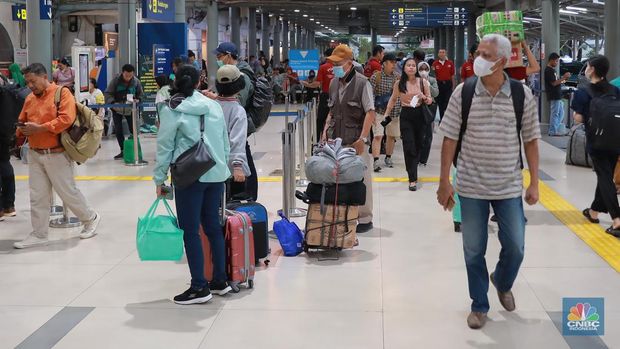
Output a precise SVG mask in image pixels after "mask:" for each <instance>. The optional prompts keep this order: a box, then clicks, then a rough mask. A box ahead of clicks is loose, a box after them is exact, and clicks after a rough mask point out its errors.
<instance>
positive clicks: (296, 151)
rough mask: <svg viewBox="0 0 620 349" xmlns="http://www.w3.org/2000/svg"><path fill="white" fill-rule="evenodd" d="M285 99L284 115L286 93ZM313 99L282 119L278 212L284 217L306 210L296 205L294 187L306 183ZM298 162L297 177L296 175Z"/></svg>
mask: <svg viewBox="0 0 620 349" xmlns="http://www.w3.org/2000/svg"><path fill="white" fill-rule="evenodd" d="M285 98H286V103H285V104H286V106H285V110H286V114H287V115H288V112H289V96H288V95H285ZM316 108H317V103H316V99H315V100H313V101H312V102H309V103H308V104H307V105H306V106H305V108H304V109H301V110H298V111H297V117H296V118H295V119H294V120H293V121H290V120H289V118H288V116H286V118H285V121H284V122H285V124H284V131H282V170H283V178H282V211H283V213H284V215H285V216H286V217H287V218H291V217H303V216H305V215H306V212H307V210H305V209H302V208H297V207H296V201H295V190H296V187H298V186H307V185H308V183H309V182H308V180H307V179H306V174H305V163H306V160H307V159H308V158H309V157H310V156H311V155H312V139H314V129H315V128H316V126H315V121H316V120H315V119H316V117H315V116H316ZM298 165H299V180H298V179H297V176H296V171H297V166H298Z"/></svg>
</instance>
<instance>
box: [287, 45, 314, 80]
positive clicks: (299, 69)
mask: <svg viewBox="0 0 620 349" xmlns="http://www.w3.org/2000/svg"><path fill="white" fill-rule="evenodd" d="M288 59H289V63H288V64H289V66H290V67H291V69H293V70H294V71H295V72H296V73H297V75H298V76H299V79H301V80H306V78H307V77H308V73H310V70H314V71H315V72H318V70H319V50H290V51H289V54H288Z"/></svg>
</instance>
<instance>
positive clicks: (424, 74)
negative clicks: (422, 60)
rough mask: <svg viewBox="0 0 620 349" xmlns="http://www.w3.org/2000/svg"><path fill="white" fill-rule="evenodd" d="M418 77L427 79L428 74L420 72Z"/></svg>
mask: <svg viewBox="0 0 620 349" xmlns="http://www.w3.org/2000/svg"><path fill="white" fill-rule="evenodd" d="M420 76H421V77H423V78H425V79H427V78H428V72H427V71H421V72H420Z"/></svg>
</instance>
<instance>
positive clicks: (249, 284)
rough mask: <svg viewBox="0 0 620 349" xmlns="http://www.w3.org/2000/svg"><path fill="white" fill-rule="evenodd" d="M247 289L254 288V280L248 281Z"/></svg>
mask: <svg viewBox="0 0 620 349" xmlns="http://www.w3.org/2000/svg"><path fill="white" fill-rule="evenodd" d="M248 288H254V280H252V279H250V280H248Z"/></svg>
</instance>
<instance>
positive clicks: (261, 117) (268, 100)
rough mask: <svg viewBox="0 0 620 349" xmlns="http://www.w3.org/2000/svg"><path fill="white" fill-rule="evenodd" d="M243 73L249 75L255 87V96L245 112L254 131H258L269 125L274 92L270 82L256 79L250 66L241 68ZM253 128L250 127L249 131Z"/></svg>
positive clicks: (251, 97)
mask: <svg viewBox="0 0 620 349" xmlns="http://www.w3.org/2000/svg"><path fill="white" fill-rule="evenodd" d="M240 70H241V72H242V73H243V74H245V75H247V76H248V77H249V78H250V80H251V81H252V85H254V94H253V95H252V96H250V98H249V100H248V104H247V105H245V106H244V107H245V111H246V113H247V114H248V118H249V121H250V120H251V122H252V124H253V126H254V129H255V130H256V131H258V130H259V129H260V128H261V127H262V126H263V125H265V124H266V123H267V119H268V118H269V114H270V113H271V106H272V105H273V90H272V89H271V85H270V84H269V81H268V80H267V79H266V78H264V77H262V76H260V77H258V78H257V77H256V75H255V74H254V71H252V70H251V68H250V67H249V66H244V67H243V68H240ZM250 129H251V127H250V125H248V130H250Z"/></svg>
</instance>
